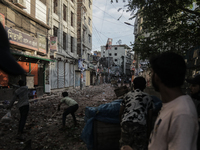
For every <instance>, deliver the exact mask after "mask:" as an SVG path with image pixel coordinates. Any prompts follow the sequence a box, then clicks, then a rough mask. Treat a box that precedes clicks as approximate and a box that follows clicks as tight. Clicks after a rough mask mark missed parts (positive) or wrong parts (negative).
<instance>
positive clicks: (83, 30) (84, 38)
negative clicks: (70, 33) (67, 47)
mask: <svg viewBox="0 0 200 150" xmlns="http://www.w3.org/2000/svg"><path fill="white" fill-rule="evenodd" d="M85 32H86V31H85V29H83V42H85Z"/></svg>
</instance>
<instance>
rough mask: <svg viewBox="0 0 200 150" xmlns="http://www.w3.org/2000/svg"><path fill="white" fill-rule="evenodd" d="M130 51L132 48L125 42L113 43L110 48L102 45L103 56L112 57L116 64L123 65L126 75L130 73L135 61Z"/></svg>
mask: <svg viewBox="0 0 200 150" xmlns="http://www.w3.org/2000/svg"><path fill="white" fill-rule="evenodd" d="M130 52H131V48H130V47H128V46H127V45H125V44H124V45H112V46H111V49H108V50H106V47H105V46H101V57H112V58H113V62H114V63H115V65H117V66H121V67H122V70H123V73H124V74H126V75H130V67H131V64H132V62H133V54H132V53H130Z"/></svg>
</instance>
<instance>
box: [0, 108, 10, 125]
mask: <svg viewBox="0 0 200 150" xmlns="http://www.w3.org/2000/svg"><path fill="white" fill-rule="evenodd" d="M11 120H12V117H11V110H8V112H7V113H6V114H5V115H4V116H3V117H2V118H1V122H10V121H11Z"/></svg>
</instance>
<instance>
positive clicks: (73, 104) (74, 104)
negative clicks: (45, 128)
mask: <svg viewBox="0 0 200 150" xmlns="http://www.w3.org/2000/svg"><path fill="white" fill-rule="evenodd" d="M62 96H63V98H62V99H61V100H60V103H59V104H58V111H60V106H61V105H62V104H64V103H65V104H66V105H68V106H69V107H68V108H66V109H65V110H64V113H63V117H62V124H63V127H62V128H61V129H60V130H63V129H65V120H66V116H67V115H68V114H71V115H72V117H73V120H74V125H75V126H76V124H77V122H76V117H75V114H74V113H75V112H76V111H77V109H78V107H79V106H78V103H77V102H76V101H75V100H73V99H72V98H70V97H68V92H63V93H62Z"/></svg>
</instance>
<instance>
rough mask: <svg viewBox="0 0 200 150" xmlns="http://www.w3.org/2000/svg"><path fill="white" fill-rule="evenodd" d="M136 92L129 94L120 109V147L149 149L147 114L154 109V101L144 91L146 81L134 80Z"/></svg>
mask: <svg viewBox="0 0 200 150" xmlns="http://www.w3.org/2000/svg"><path fill="white" fill-rule="evenodd" d="M133 85H134V91H131V92H129V93H127V95H126V96H125V97H124V98H123V101H122V103H121V107H120V117H121V139H120V146H124V145H129V146H131V147H132V148H134V149H137V150H146V149H147V113H148V109H151V108H152V99H151V97H150V96H149V95H148V94H147V93H144V92H143V90H144V89H145V88H146V80H145V79H144V78H143V77H137V78H135V79H134V80H133Z"/></svg>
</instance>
